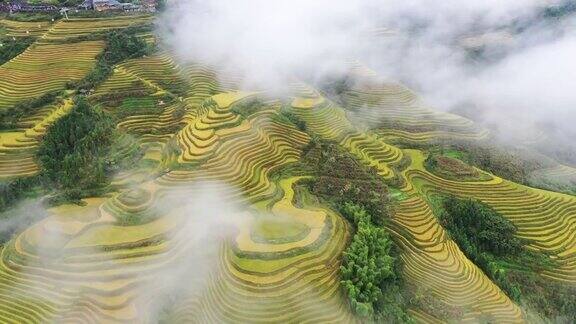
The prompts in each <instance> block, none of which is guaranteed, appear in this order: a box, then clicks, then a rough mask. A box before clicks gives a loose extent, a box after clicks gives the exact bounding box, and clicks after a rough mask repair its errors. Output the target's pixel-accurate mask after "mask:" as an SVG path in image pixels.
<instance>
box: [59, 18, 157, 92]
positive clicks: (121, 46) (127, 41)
mask: <svg viewBox="0 0 576 324" xmlns="http://www.w3.org/2000/svg"><path fill="white" fill-rule="evenodd" d="M104 39H105V41H106V47H105V49H104V52H103V53H101V54H100V55H99V56H98V58H97V59H98V60H97V62H96V66H95V67H94V69H93V70H92V71H91V72H90V73H89V74H88V75H87V76H86V77H85V78H84V79H82V80H81V81H78V82H70V83H68V88H75V89H78V90H83V91H88V90H91V89H94V88H95V87H96V86H97V85H99V84H100V83H102V82H104V81H105V80H106V78H108V76H110V74H111V73H112V69H113V66H114V65H115V64H118V63H121V62H123V61H125V60H129V59H133V58H139V57H142V56H144V55H147V54H149V53H150V52H151V51H152V47H151V46H150V45H148V43H146V42H145V41H144V40H143V39H141V38H139V37H138V36H137V35H134V32H133V31H132V30H130V29H126V30H114V31H111V32H109V33H107V34H106V35H105V36H104Z"/></svg>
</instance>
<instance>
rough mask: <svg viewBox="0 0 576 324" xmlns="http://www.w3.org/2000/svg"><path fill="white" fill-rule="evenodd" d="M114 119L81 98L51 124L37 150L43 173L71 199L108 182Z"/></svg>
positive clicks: (77, 197) (113, 136) (56, 187)
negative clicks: (109, 153) (107, 159)
mask: <svg viewBox="0 0 576 324" xmlns="http://www.w3.org/2000/svg"><path fill="white" fill-rule="evenodd" d="M115 137H116V135H115V130H114V124H113V122H112V119H111V118H110V117H109V116H107V115H106V114H104V113H103V112H102V111H100V110H99V109H98V108H96V107H92V106H90V105H89V104H88V102H87V101H86V100H85V99H84V98H82V97H78V98H77V99H76V104H75V106H74V107H73V108H72V111H71V112H70V113H69V114H68V115H66V116H64V117H62V118H60V119H58V120H57V121H56V122H55V123H54V124H53V125H52V126H50V127H49V128H48V130H47V132H46V135H45V136H44V139H43V141H42V143H41V145H40V147H39V150H38V160H39V162H40V165H41V167H42V172H43V174H44V175H45V176H46V178H47V179H48V180H49V181H50V182H51V183H52V184H53V185H54V187H55V189H58V190H62V191H63V192H64V194H65V196H68V197H69V198H70V199H79V198H81V196H82V191H83V190H89V189H93V188H99V187H102V186H104V185H105V184H106V182H107V173H106V170H107V161H106V159H105V157H106V156H107V154H108V152H109V150H110V147H111V145H112V143H113V141H114V138H115Z"/></svg>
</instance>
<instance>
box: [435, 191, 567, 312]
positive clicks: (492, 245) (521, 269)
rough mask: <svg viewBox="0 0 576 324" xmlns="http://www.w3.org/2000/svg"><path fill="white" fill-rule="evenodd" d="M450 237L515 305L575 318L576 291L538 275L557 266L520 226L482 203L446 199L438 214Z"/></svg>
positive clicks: (442, 201) (442, 202)
mask: <svg viewBox="0 0 576 324" xmlns="http://www.w3.org/2000/svg"><path fill="white" fill-rule="evenodd" d="M437 214H438V215H439V218H440V222H441V224H442V225H443V226H444V227H445V228H446V229H447V230H448V233H449V234H450V236H451V237H452V239H453V240H454V241H455V242H456V243H457V244H458V246H459V247H460V248H461V249H462V251H463V252H464V254H466V256H467V257H468V258H469V259H470V260H472V262H474V263H475V264H476V265H477V266H478V267H479V268H480V269H482V270H483V271H484V272H485V273H486V274H487V275H488V277H490V278H491V279H492V280H494V282H495V283H496V284H497V285H498V286H500V288H502V290H504V291H505V292H506V293H507V294H508V296H510V297H511V298H512V299H513V300H515V301H516V302H519V303H521V304H524V305H527V306H528V308H531V309H535V310H536V311H538V312H539V313H541V314H543V315H544V316H546V317H548V318H550V319H555V318H556V317H569V318H572V319H575V318H574V316H576V301H575V300H574V298H570V297H569V296H574V295H575V294H576V287H570V286H566V285H560V284H555V283H553V282H549V281H547V280H545V279H544V278H542V277H541V276H540V275H538V273H539V272H540V271H541V270H543V269H546V268H549V267H551V266H553V265H554V263H553V262H552V261H551V260H550V258H548V256H546V255H544V254H542V253H536V252H533V251H531V250H528V249H526V248H525V244H526V243H528V242H526V241H523V240H520V239H519V238H517V236H516V227H515V226H514V224H512V223H511V222H510V221H509V220H507V219H506V218H504V217H502V216H501V215H500V214H498V213H497V212H496V211H495V210H494V209H492V208H490V207H489V206H487V205H484V204H482V203H481V202H479V201H476V200H471V199H457V198H455V197H452V196H450V197H446V198H444V199H442V200H441V209H440V210H439V212H438V213H437Z"/></svg>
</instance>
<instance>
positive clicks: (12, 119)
mask: <svg viewBox="0 0 576 324" xmlns="http://www.w3.org/2000/svg"><path fill="white" fill-rule="evenodd" d="M60 95H62V92H61V91H52V92H48V93H46V94H44V95H42V96H40V97H38V98H35V99H29V100H25V101H22V102H20V103H19V104H17V105H15V106H12V107H10V108H8V109H5V110H1V111H0V130H6V129H14V128H17V127H18V125H17V123H18V121H19V120H20V119H21V118H22V117H25V116H29V115H30V114H33V113H34V111H35V110H37V109H38V108H40V107H43V106H46V105H48V104H51V103H53V102H54V101H55V100H56V99H57V98H58V97H59V96H60Z"/></svg>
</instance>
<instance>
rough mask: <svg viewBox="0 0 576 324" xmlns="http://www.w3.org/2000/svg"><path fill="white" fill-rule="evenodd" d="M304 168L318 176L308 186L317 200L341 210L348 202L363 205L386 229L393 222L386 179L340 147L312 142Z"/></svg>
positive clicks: (304, 154) (375, 221)
mask: <svg viewBox="0 0 576 324" xmlns="http://www.w3.org/2000/svg"><path fill="white" fill-rule="evenodd" d="M302 164H303V165H304V167H305V168H309V169H311V172H312V173H313V174H314V175H315V176H316V177H315V179H314V180H313V181H309V182H307V186H308V189H309V190H310V192H311V193H312V194H314V195H315V196H317V197H320V198H322V199H324V200H325V201H328V202H330V203H332V204H333V205H334V206H335V207H337V208H339V207H338V206H343V205H344V203H345V202H352V203H354V204H357V205H360V206H362V207H364V209H366V211H367V212H368V213H369V214H370V215H372V221H373V222H374V223H376V224H378V225H383V224H384V223H385V222H386V220H387V219H388V218H389V214H390V211H389V204H390V199H389V196H388V188H387V187H386V184H385V183H384V181H383V180H382V178H381V177H380V176H379V175H378V173H377V172H376V171H375V170H374V169H371V168H368V167H366V166H364V165H362V164H361V163H360V162H359V161H357V160H356V159H355V158H354V157H352V156H351V155H350V154H349V153H348V152H346V151H344V150H342V149H341V148H340V147H339V146H338V145H337V144H336V143H332V142H328V141H323V140H318V139H313V140H311V141H310V143H309V144H308V146H307V147H305V148H304V152H303V157H302Z"/></svg>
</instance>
